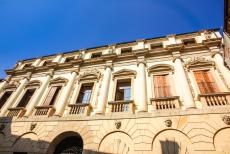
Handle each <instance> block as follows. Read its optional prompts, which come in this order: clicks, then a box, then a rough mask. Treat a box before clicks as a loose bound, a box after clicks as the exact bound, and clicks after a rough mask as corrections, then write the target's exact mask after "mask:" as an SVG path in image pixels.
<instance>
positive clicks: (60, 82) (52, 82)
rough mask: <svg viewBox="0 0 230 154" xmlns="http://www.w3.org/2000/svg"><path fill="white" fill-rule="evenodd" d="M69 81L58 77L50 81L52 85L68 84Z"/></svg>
mask: <svg viewBox="0 0 230 154" xmlns="http://www.w3.org/2000/svg"><path fill="white" fill-rule="evenodd" d="M67 82H68V80H67V79H66V78H63V77H57V78H55V79H53V80H51V81H50V85H56V84H66V83H67Z"/></svg>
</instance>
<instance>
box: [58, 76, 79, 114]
mask: <svg viewBox="0 0 230 154" xmlns="http://www.w3.org/2000/svg"><path fill="white" fill-rule="evenodd" d="M76 76H77V73H76V72H72V74H71V78H70V79H69V81H68V83H67V85H66V87H65V89H64V90H63V92H62V94H61V97H60V100H59V101H58V103H57V105H56V112H55V114H54V115H55V116H61V115H62V113H63V111H64V107H65V105H66V102H67V100H68V98H69V95H70V91H71V88H72V86H73V83H74V80H75V78H76Z"/></svg>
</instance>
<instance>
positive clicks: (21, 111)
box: [7, 107, 26, 117]
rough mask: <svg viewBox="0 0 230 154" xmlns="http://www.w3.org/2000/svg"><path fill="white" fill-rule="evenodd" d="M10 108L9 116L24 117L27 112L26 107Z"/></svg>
mask: <svg viewBox="0 0 230 154" xmlns="http://www.w3.org/2000/svg"><path fill="white" fill-rule="evenodd" d="M8 110H9V112H8V113H7V117H22V116H23V115H24V114H25V113H26V109H25V108H24V107H16V108H9V109H8Z"/></svg>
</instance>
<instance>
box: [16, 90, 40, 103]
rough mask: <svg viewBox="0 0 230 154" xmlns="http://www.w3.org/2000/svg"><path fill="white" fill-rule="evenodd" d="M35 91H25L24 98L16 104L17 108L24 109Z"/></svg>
mask: <svg viewBox="0 0 230 154" xmlns="http://www.w3.org/2000/svg"><path fill="white" fill-rule="evenodd" d="M35 90H36V89H27V90H26V92H25V94H24V96H23V97H22V99H21V100H20V102H19V103H18V105H17V107H26V105H27V104H28V103H29V101H30V99H31V97H32V96H33V94H34V92H35Z"/></svg>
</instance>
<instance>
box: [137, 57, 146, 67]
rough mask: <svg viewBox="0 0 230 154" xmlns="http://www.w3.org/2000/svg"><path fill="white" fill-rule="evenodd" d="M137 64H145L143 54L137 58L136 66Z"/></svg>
mask: <svg viewBox="0 0 230 154" xmlns="http://www.w3.org/2000/svg"><path fill="white" fill-rule="evenodd" d="M139 64H144V65H145V66H146V60H145V57H144V56H142V57H138V58H137V66H139Z"/></svg>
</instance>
